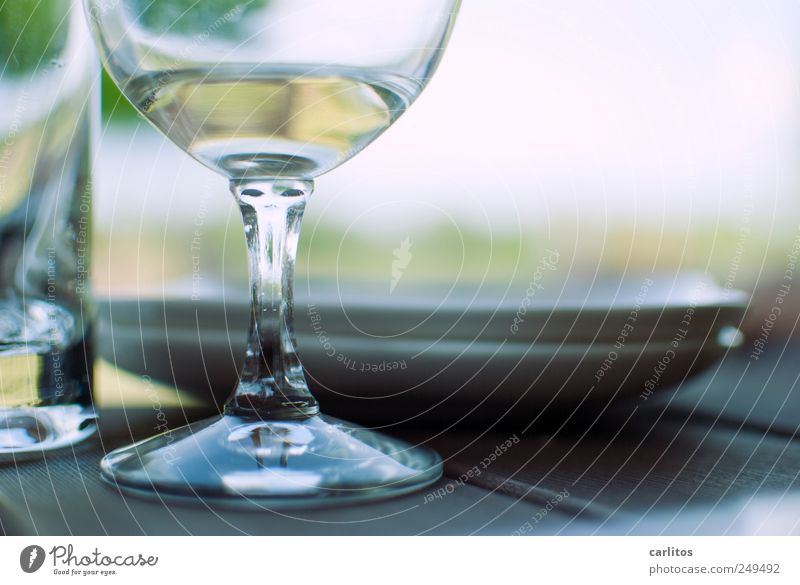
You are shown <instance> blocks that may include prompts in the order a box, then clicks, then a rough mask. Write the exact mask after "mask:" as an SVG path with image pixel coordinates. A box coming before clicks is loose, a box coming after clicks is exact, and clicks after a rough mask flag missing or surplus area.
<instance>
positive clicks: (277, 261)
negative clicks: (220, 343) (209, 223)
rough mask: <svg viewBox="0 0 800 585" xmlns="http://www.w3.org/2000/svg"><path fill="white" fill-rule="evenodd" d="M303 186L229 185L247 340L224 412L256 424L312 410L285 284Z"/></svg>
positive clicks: (307, 190)
mask: <svg viewBox="0 0 800 585" xmlns="http://www.w3.org/2000/svg"><path fill="white" fill-rule="evenodd" d="M313 189H314V184H313V182H311V181H299V180H282V179H275V180H263V179H261V180H234V181H231V191H232V192H233V194H234V196H235V197H236V200H237V202H238V203H239V207H240V209H241V211H242V221H243V222H244V229H245V237H246V239H247V255H248V259H249V268H250V297H251V314H250V335H249V338H248V341H247V355H246V358H245V362H244V366H243V367H242V371H241V374H240V379H239V386H238V387H237V389H236V393H235V394H234V395H233V396H232V397H231V399H230V400H229V401H228V404H227V405H226V407H225V412H226V414H233V415H236V416H246V417H253V418H260V419H264V420H287V419H303V418H308V417H311V416H314V415H316V414H317V413H318V412H319V407H318V405H317V401H316V400H315V399H314V397H313V396H312V395H311V392H310V391H309V390H308V385H307V384H306V379H305V375H304V374H303V367H302V365H301V364H300V360H299V358H298V357H297V352H296V349H295V348H296V341H295V334H294V323H293V317H292V311H293V304H294V303H293V298H292V284H293V278H294V265H295V259H296V257H297V243H298V240H299V236H300V224H301V222H302V219H303V211H304V209H305V206H306V201H307V200H308V197H309V196H310V195H311V192H312V191H313Z"/></svg>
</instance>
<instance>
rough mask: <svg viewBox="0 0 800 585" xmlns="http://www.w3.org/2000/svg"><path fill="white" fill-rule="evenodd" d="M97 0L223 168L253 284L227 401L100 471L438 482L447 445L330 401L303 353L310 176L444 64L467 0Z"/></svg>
mask: <svg viewBox="0 0 800 585" xmlns="http://www.w3.org/2000/svg"><path fill="white" fill-rule="evenodd" d="M86 5H87V9H88V13H89V19H90V22H91V24H92V26H93V29H94V32H95V36H96V40H97V43H98V46H99V48H100V52H101V54H102V56H103V58H104V60H105V64H106V66H107V69H108V71H109V73H110V74H111V76H112V77H113V79H114V81H115V82H116V83H117V84H118V85H119V87H120V89H121V90H122V92H123V93H124V94H125V95H126V96H127V97H128V99H130V101H131V102H132V103H133V104H134V106H135V107H136V108H137V109H138V110H139V112H140V113H141V114H142V115H143V116H144V117H146V118H147V119H148V120H149V121H150V122H152V124H153V125H154V126H155V127H156V128H158V129H159V130H160V131H161V132H163V133H164V134H165V135H166V136H167V137H169V138H170V139H171V140H172V141H173V142H175V143H176V144H177V145H178V146H180V147H181V148H183V149H184V150H185V151H186V152H188V153H189V154H190V155H191V156H193V157H194V158H195V159H197V160H198V161H200V162H201V163H203V164H205V165H206V166H208V167H210V168H211V169H213V170H216V171H217V172H219V173H220V174H221V175H223V176H224V177H226V178H227V179H228V180H229V182H230V188H231V191H232V193H233V195H234V197H235V198H236V201H237V202H238V204H239V206H240V208H241V212H242V218H243V222H244V229H245V235H246V240H247V248H248V255H249V267H250V292H251V298H252V318H251V324H250V335H249V342H248V346H247V350H246V356H245V358H244V363H243V366H242V369H241V374H240V381H239V385H238V388H237V389H236V391H235V393H234V395H233V396H232V397H231V398H230V400H229V401H228V403H227V405H226V407H225V411H224V415H223V416H221V417H217V418H214V419H211V420H206V421H203V422H200V423H197V424H193V425H190V426H188V427H184V428H183V429H180V430H178V431H172V432H171V433H169V434H164V435H161V436H157V437H154V438H151V439H148V440H146V441H143V442H140V443H137V444H134V445H132V446H129V447H126V448H123V449H119V450H117V451H114V452H112V453H109V454H108V455H107V456H106V457H105V458H104V459H103V461H102V471H103V474H104V476H105V477H106V479H109V480H111V481H112V482H115V483H116V484H117V485H119V486H120V487H122V488H124V489H128V490H133V491H138V492H143V493H147V494H151V495H152V494H158V495H159V496H160V497H163V496H165V495H175V496H200V497H203V498H212V499H213V498H219V499H227V500H231V499H232V500H236V499H238V500H239V501H241V500H242V499H243V498H247V499H252V500H258V501H259V503H261V504H265V503H267V504H268V505H272V504H280V503H286V502H292V503H296V504H297V503H301V504H302V505H308V504H314V503H321V502H326V501H335V502H341V501H344V500H361V499H369V498H378V497H385V496H390V495H396V494H399V493H403V492H407V491H410V490H412V489H416V488H419V487H422V486H424V485H427V484H429V483H431V482H433V481H435V480H436V479H438V478H439V477H440V476H441V472H442V467H441V460H440V458H439V457H438V455H437V454H435V453H434V452H432V451H430V450H429V449H427V448H424V447H421V446H412V445H409V444H406V443H404V442H401V441H398V440H395V439H392V438H389V437H386V436H383V435H381V434H378V433H375V432H372V431H370V430H367V429H363V428H360V427H358V426H355V425H351V424H348V423H345V422H342V421H339V420H335V419H331V418H329V417H325V416H324V415H321V414H319V407H318V405H317V402H316V400H315V399H314V397H313V396H312V395H311V393H310V392H309V390H308V386H307V385H306V380H305V376H304V373H303V368H302V366H301V364H300V361H299V360H298V357H297V354H296V352H295V337H294V332H293V323H292V277H293V271H294V265H295V256H296V253H297V243H298V234H299V230H300V223H301V219H302V216H303V210H304V208H305V205H306V202H307V200H308V198H309V196H310V195H311V192H312V189H313V180H314V178H315V177H317V176H319V175H321V174H323V173H325V172H327V171H330V170H332V169H334V168H335V167H337V166H338V165H340V164H342V163H343V162H345V161H346V160H348V159H349V158H350V157H352V156H354V155H355V154H356V153H358V152H359V151H360V150H361V149H363V148H364V147H365V146H367V145H368V144H369V143H370V142H372V140H374V139H375V138H376V137H377V136H379V135H380V134H381V133H382V132H383V131H384V130H386V129H387V128H388V127H389V126H390V125H391V124H392V123H393V122H394V121H395V120H397V118H398V117H399V116H400V115H401V114H402V113H403V112H404V111H405V110H406V109H407V108H408V107H409V106H410V105H411V103H412V102H413V101H414V99H415V98H416V97H417V96H418V95H419V93H420V92H421V91H422V89H423V88H424V87H425V85H426V84H427V82H428V80H429V79H430V77H431V75H432V74H433V72H434V69H435V68H436V66H437V65H438V63H439V60H440V58H441V56H442V52H443V50H444V47H445V44H446V42H447V40H448V37H449V34H450V31H451V29H452V26H453V23H454V19H455V15H456V12H457V9H458V6H459V1H458V0H405V1H403V2H395V1H388V0H330V1H326V2H320V1H316V0H315V1H311V0H251V1H245V2H237V1H235V0H157V1H156V2H153V1H152V0H86ZM409 172H413V171H412V170H410V171H409ZM379 188H380V185H376V189H379ZM181 367H197V365H196V364H181Z"/></svg>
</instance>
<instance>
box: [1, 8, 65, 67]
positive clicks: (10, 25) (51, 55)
mask: <svg viewBox="0 0 800 585" xmlns="http://www.w3.org/2000/svg"><path fill="white" fill-rule="evenodd" d="M68 11H69V2H68V1H67V0H39V1H37V2H33V0H13V1H12V0H4V1H2V2H0V71H2V74H3V75H22V74H24V73H28V72H32V71H34V70H35V69H37V68H39V67H40V66H42V65H45V66H47V65H49V64H50V63H51V61H53V60H55V59H57V58H58V57H59V55H61V53H62V51H63V50H64V46H65V45H66V42H67V36H68V33H69V18H68V17H67V16H66V15H67V14H68Z"/></svg>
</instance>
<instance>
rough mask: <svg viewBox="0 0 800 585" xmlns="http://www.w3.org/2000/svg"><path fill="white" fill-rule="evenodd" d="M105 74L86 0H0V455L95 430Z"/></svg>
mask: <svg viewBox="0 0 800 585" xmlns="http://www.w3.org/2000/svg"><path fill="white" fill-rule="evenodd" d="M98 72H99V63H98V62H97V57H96V54H95V51H94V48H93V46H92V40H91V37H90V35H89V31H88V27H87V26H86V19H85V16H84V13H83V9H82V7H81V5H80V2H79V1H78V0H39V1H37V2H28V1H24V2H23V1H18V2H3V3H0V104H2V108H0V459H7V458H9V459H10V458H19V457H21V456H23V455H25V454H32V453H41V452H42V451H44V450H49V449H55V448H59V447H64V446H67V445H71V444H73V443H75V442H76V441H79V440H81V439H84V438H86V437H87V436H89V435H91V434H92V432H94V430H95V414H94V409H93V407H92V400H91V382H92V379H91V377H92V361H93V352H92V345H91V323H92V320H93V319H92V317H93V310H92V305H91V303H90V301H89V282H88V281H89V256H90V254H89V240H90V213H91V182H90V173H89V171H90V166H91V161H90V154H91V153H90V143H91V135H92V129H93V127H94V116H95V115H97V114H98V109H97V107H96V106H97V103H96V98H97V96H98V88H97V87H96V85H95V83H96V81H97V77H98V75H97V74H98Z"/></svg>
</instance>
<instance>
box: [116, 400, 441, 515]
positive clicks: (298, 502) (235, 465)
mask: <svg viewBox="0 0 800 585" xmlns="http://www.w3.org/2000/svg"><path fill="white" fill-rule="evenodd" d="M101 469H102V473H103V476H104V478H105V479H106V480H108V481H109V482H111V483H113V484H115V485H116V486H118V487H119V488H121V489H122V490H124V491H128V492H133V493H136V494H138V495H148V496H152V497H158V498H165V497H166V498H169V499H172V498H174V497H178V498H180V499H194V500H198V499H199V500H201V501H202V502H203V503H208V502H209V501H214V500H218V501H220V502H223V503H234V504H240V503H243V502H250V503H254V504H257V505H259V506H263V507H273V506H275V507H285V506H297V507H307V506H314V505H325V504H328V505H333V504H341V503H343V502H345V501H364V500H374V499H380V498H386V497H391V496H397V495H401V494H404V493H408V492H410V491H414V490H417V489H420V488H423V487H425V486H427V485H429V484H431V483H433V482H435V481H436V480H437V479H439V478H440V477H441V475H442V460H441V458H440V457H439V455H438V454H437V453H435V452H434V451H432V450H430V449H428V448H427V447H421V446H412V445H410V444H408V443H405V442H403V441H399V440H397V439H393V438H391V437H387V436H385V435H382V434H380V433H376V432H374V431H370V430H367V429H364V428H361V427H358V426H356V425H352V424H349V423H346V422H343V421H340V420H337V419H334V418H330V417H326V416H321V415H320V416H314V417H311V418H308V419H305V420H297V421H291V420H290V421H262V420H258V419H251V418H243V417H240V416H234V415H230V414H226V415H225V416H222V417H217V418H213V419H209V420H205V421H202V422H198V423H193V424H191V425H188V426H185V427H183V428H180V429H178V430H176V431H168V432H166V433H164V434H161V435H158V436H156V437H153V438H150V439H146V440H144V441H141V442H139V443H135V444H133V445H130V446H128V447H124V448H122V449H117V450H116V451H113V452H111V453H109V454H108V455H106V457H105V458H103V460H102V462H101Z"/></svg>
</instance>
